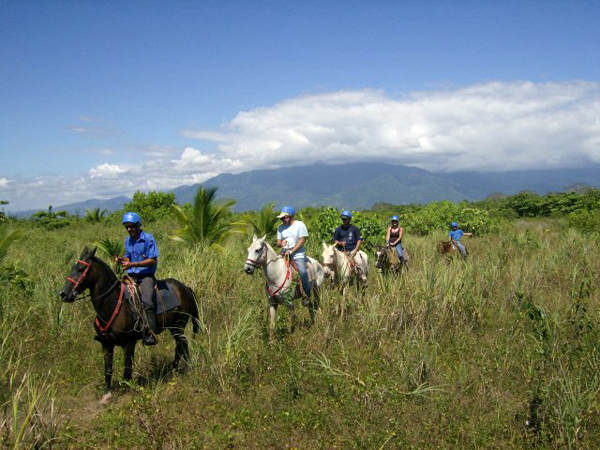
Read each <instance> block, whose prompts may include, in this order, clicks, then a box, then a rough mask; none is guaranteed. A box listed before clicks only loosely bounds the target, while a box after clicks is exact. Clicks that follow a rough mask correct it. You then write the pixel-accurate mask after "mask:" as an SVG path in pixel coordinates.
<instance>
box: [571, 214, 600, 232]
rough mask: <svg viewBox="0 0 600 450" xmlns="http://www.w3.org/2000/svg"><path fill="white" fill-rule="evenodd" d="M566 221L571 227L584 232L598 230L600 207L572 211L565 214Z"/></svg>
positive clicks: (599, 228) (599, 229) (599, 225)
mask: <svg viewBox="0 0 600 450" xmlns="http://www.w3.org/2000/svg"><path fill="white" fill-rule="evenodd" d="M567 223H568V225H569V226H570V227H571V228H575V229H577V230H579V231H583V232H584V233H593V232H599V231H600V209H597V210H592V211H590V210H587V209H581V210H579V211H575V212H572V213H571V214H569V215H568V216H567Z"/></svg>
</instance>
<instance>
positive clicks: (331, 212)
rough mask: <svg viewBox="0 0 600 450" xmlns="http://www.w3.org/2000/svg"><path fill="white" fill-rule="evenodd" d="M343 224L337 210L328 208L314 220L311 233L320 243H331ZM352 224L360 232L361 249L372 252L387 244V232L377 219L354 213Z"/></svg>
mask: <svg viewBox="0 0 600 450" xmlns="http://www.w3.org/2000/svg"><path fill="white" fill-rule="evenodd" d="M341 224H342V221H341V219H340V212H339V211H338V210H337V209H335V208H331V207H327V208H324V209H323V210H322V211H321V213H319V214H318V215H317V216H316V217H315V218H314V219H313V220H312V224H311V229H310V230H309V233H311V234H313V235H314V236H315V237H316V239H317V240H318V241H323V242H328V243H330V242H331V241H332V238H333V232H334V231H335V229H336V228H337V227H339V226H340V225H341ZM352 224H353V225H356V226H357V227H358V229H359V230H360V234H361V236H362V240H363V245H362V247H361V248H363V249H365V250H372V249H374V248H376V247H377V246H378V245H382V244H383V243H385V230H384V228H383V226H382V225H381V223H380V222H379V220H378V219H377V218H375V217H370V216H368V215H366V214H364V213H360V212H354V211H352Z"/></svg>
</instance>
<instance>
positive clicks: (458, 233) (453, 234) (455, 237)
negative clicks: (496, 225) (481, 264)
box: [448, 222, 473, 256]
mask: <svg viewBox="0 0 600 450" xmlns="http://www.w3.org/2000/svg"><path fill="white" fill-rule="evenodd" d="M450 227H451V230H450V232H449V233H448V238H449V239H450V242H454V243H455V244H456V246H457V247H458V250H459V251H460V253H461V254H462V255H463V256H467V249H466V248H465V246H464V244H463V243H462V242H461V241H460V239H461V238H462V237H463V236H466V237H471V236H473V233H465V232H464V231H463V230H460V229H459V228H458V223H457V222H452V223H451V224H450Z"/></svg>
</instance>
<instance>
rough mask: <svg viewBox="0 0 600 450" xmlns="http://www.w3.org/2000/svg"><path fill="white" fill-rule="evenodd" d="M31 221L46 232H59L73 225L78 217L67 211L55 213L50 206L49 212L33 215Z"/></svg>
mask: <svg viewBox="0 0 600 450" xmlns="http://www.w3.org/2000/svg"><path fill="white" fill-rule="evenodd" d="M31 219H32V220H33V221H34V222H35V223H37V224H38V225H40V226H42V227H44V228H45V229H46V230H57V229H59V228H62V227H66V226H67V225H70V224H71V223H73V222H74V221H75V220H77V216H71V215H69V213H68V212H67V211H58V212H54V211H53V210H52V205H50V206H48V211H38V212H36V213H34V214H32V215H31Z"/></svg>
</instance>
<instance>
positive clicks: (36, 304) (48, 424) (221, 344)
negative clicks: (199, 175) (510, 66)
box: [0, 220, 600, 449]
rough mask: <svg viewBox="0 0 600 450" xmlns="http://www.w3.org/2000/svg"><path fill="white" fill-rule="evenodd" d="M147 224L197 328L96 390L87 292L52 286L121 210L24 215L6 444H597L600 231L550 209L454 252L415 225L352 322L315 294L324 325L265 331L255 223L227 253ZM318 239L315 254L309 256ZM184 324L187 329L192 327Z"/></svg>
mask: <svg viewBox="0 0 600 450" xmlns="http://www.w3.org/2000/svg"><path fill="white" fill-rule="evenodd" d="M175 226H176V225H175V224H174V223H171V222H169V221H168V220H165V221H163V222H158V223H155V224H151V225H150V226H148V227H146V230H147V231H149V232H151V233H152V234H154V236H155V237H156V239H157V241H158V244H159V247H160V250H161V253H162V256H161V257H160V261H159V272H158V275H159V276H160V277H161V278H166V277H175V278H178V279H180V280H181V281H183V282H184V283H186V284H188V285H189V286H190V287H192V288H193V289H194V290H195V291H196V293H197V295H198V299H199V302H200V308H201V319H202V323H203V328H204V330H203V332H202V333H200V334H199V335H198V336H196V337H195V338H194V339H192V338H191V337H190V345H191V358H190V359H191V361H190V365H191V368H190V370H189V371H188V372H187V373H185V374H178V373H176V374H173V373H170V372H169V370H168V365H169V363H170V361H171V359H172V356H173V352H174V345H173V340H172V339H171V337H170V336H167V335H164V334H163V335H161V336H160V345H159V346H157V347H154V348H144V347H142V346H141V345H140V346H138V351H137V354H136V360H135V366H134V373H135V374H134V381H133V383H131V384H125V383H122V382H121V383H119V381H120V380H121V379H122V377H121V374H122V368H123V357H122V353H121V352H120V351H118V352H116V353H115V355H116V361H115V377H114V379H115V381H116V382H117V388H116V395H115V397H114V398H113V400H112V402H111V403H110V404H109V405H108V406H104V407H103V406H100V405H99V399H100V397H101V395H102V393H103V360H102V354H101V347H100V345H99V344H98V343H97V342H95V341H94V340H93V336H94V331H93V328H92V320H93V318H94V311H93V309H92V307H91V304H89V303H88V302H80V303H75V304H72V305H68V304H65V305H61V303H60V302H59V301H58V292H59V290H60V289H61V288H62V286H63V284H64V281H65V277H66V276H67V274H68V271H69V269H70V267H71V266H72V264H73V263H74V261H75V258H76V257H78V256H79V254H80V252H81V250H82V248H83V246H84V245H86V244H88V245H89V244H91V242H93V241H95V240H98V239H102V238H106V237H111V238H119V239H121V238H124V235H125V233H124V230H123V229H122V227H121V226H118V225H99V224H83V223H79V224H78V225H72V226H69V227H66V228H63V229H60V230H56V231H44V230H42V229H40V228H34V229H33V230H31V231H29V232H28V235H27V237H26V238H25V239H24V240H22V241H19V242H18V243H15V244H14V245H13V246H12V247H11V250H10V252H9V255H8V257H7V258H6V261H5V262H6V263H8V264H11V265H15V264H16V265H17V268H19V269H22V271H23V273H21V274H20V275H19V273H18V272H15V271H14V270H13V272H12V275H11V276H10V278H11V281H6V282H4V283H3V284H2V286H1V287H0V314H1V315H0V361H2V363H1V365H0V383H1V384H0V404H1V405H2V409H1V410H0V414H1V416H0V447H3V448H4V447H6V448H13V447H18V448H73V449H85V448H115V449H123V448H139V449H150V448H152V449H154V448H156V449H187V448H211V449H213V448H257V449H258V448H281V449H292V448H296V449H317V448H323V449H333V448H338V449H351V448H362V449H400V448H402V449H407V448H414V449H422V448H436V449H437V448H461V449H462V448H473V449H474V448H502V449H504V448H508V449H510V448H541V449H545V448H582V449H583V448H585V449H589V448H597V447H598V445H599V444H598V442H600V416H599V413H600V411H599V406H600V397H599V391H600V355H599V353H598V342H599V338H600V315H599V314H600V311H599V301H600V297H599V294H598V283H599V279H598V273H599V269H600V256H599V251H600V238H599V237H598V235H597V234H596V235H582V234H579V233H578V232H575V231H572V230H565V229H564V228H562V226H561V224H560V223H559V222H558V221H553V220H548V221H545V222H540V221H530V222H528V221H521V222H517V223H514V224H513V225H512V226H511V227H509V228H507V229H505V230H504V231H503V232H502V233H501V234H499V235H490V236H488V237H482V238H474V239H473V240H471V241H467V242H468V244H469V249H470V251H471V256H470V258H469V259H468V260H467V261H465V262H463V261H458V260H457V261H453V262H451V263H448V262H446V260H445V259H443V258H441V257H440V256H438V255H437V253H436V249H437V248H436V245H437V242H438V241H439V240H440V239H441V238H442V235H441V234H439V235H433V236H427V237H413V236H407V237H406V238H405V240H404V242H405V244H406V246H407V248H408V250H409V252H410V255H411V257H412V261H411V267H410V270H409V271H408V272H407V273H406V274H405V275H404V276H403V277H402V278H401V279H397V280H395V279H392V278H388V279H384V278H382V277H381V276H380V275H379V274H377V273H375V271H373V272H372V274H371V276H370V281H369V287H368V289H367V293H366V295H365V297H364V298H362V299H360V300H358V299H356V298H354V299H353V300H351V304H352V307H351V310H350V312H349V314H348V316H347V317H346V318H345V319H344V320H340V318H339V317H338V315H337V305H338V304H339V302H340V294H339V293H338V292H336V291H332V290H329V291H325V292H324V294H323V299H322V304H321V306H322V308H321V310H320V312H319V314H318V315H317V320H316V324H315V325H314V326H313V327H310V326H308V314H307V312H306V311H305V310H304V309H300V311H301V317H302V318H303V319H304V320H305V322H306V324H305V325H304V326H301V327H299V328H298V329H297V330H296V331H295V332H294V333H291V334H290V333H289V331H287V330H288V328H289V327H288V326H287V325H288V321H289V314H287V313H286V312H285V311H284V309H283V308H280V311H281V312H282V313H281V314H280V315H279V323H278V338H277V340H276V341H275V342H274V343H272V344H270V343H269V341H268V327H267V312H266V297H265V293H264V284H263V281H262V278H261V277H260V276H259V275H258V274H256V275H254V276H253V277H250V276H247V275H245V274H244V273H243V271H242V266H243V263H244V259H245V256H246V254H245V249H246V247H247V246H248V245H249V242H250V238H249V237H247V236H239V237H238V238H236V239H237V240H236V241H234V242H230V243H229V244H228V245H227V246H226V248H225V251H224V252H223V253H218V252H214V251H208V250H206V249H202V248H196V249H192V250H190V249H188V248H186V247H182V246H180V245H178V244H177V243H175V242H172V241H171V240H169V239H168V235H169V234H171V232H172V230H173V228H175ZM320 249H321V243H320V242H310V245H309V254H310V255H312V256H318V255H320ZM188 333H190V334H191V332H190V330H188Z"/></svg>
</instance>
